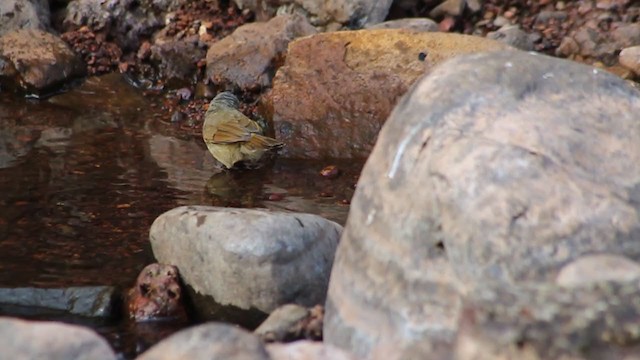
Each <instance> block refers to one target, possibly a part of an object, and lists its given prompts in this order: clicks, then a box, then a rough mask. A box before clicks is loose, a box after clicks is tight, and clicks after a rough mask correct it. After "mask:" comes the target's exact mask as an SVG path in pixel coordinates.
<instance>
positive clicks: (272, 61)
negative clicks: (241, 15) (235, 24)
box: [207, 15, 317, 90]
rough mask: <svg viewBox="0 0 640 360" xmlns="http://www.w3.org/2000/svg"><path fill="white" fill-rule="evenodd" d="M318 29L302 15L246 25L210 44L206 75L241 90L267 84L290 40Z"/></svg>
mask: <svg viewBox="0 0 640 360" xmlns="http://www.w3.org/2000/svg"><path fill="white" fill-rule="evenodd" d="M316 32H317V31H316V29H314V28H313V26H311V25H310V24H309V22H308V21H307V19H305V18H304V17H302V16H300V15H283V16H277V17H275V18H273V19H271V20H269V21H268V22H264V23H260V22H256V23H251V24H246V25H243V26H241V27H239V28H238V29H236V31H234V32H233V33H232V34H231V35H229V36H227V37H226V38H224V39H222V40H220V41H218V42H216V43H214V44H212V45H211V47H209V50H208V51H207V77H208V78H209V79H210V80H212V81H213V82H214V84H216V85H218V86H232V87H237V88H240V89H242V90H247V89H258V88H260V87H268V86H270V85H271V79H272V78H273V75H274V73H275V71H276V69H277V67H278V66H279V64H278V62H281V61H282V60H281V58H282V56H283V55H284V52H285V51H286V50H287V45H288V44H289V42H290V41H291V40H293V39H295V38H297V37H300V36H306V35H310V34H315V33H316Z"/></svg>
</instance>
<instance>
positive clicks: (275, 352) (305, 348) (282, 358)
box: [267, 340, 356, 360]
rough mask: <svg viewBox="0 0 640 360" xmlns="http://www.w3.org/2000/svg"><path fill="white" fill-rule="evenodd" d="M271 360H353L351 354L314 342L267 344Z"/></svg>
mask: <svg viewBox="0 0 640 360" xmlns="http://www.w3.org/2000/svg"><path fill="white" fill-rule="evenodd" d="M267 352H269V356H270V358H271V360H289V359H296V360H355V359H356V358H355V357H353V356H352V355H351V354H349V353H347V352H345V351H343V350H340V349H338V348H337V347H335V346H331V345H327V344H323V343H321V342H316V341H308V340H301V341H296V342H293V343H290V344H277V343H276V344H269V345H267Z"/></svg>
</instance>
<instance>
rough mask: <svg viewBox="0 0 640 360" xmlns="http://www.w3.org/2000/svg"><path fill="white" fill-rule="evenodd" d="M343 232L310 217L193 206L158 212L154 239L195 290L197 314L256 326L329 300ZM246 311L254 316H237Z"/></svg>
mask: <svg viewBox="0 0 640 360" xmlns="http://www.w3.org/2000/svg"><path fill="white" fill-rule="evenodd" d="M341 232H342V227H341V226H340V225H338V224H336V223H334V222H332V221H329V220H326V219H323V218H321V217H319V216H316V215H311V214H300V213H288V212H276V211H268V210H261V209H233V208H216V207H206V206H187V207H179V208H176V209H173V210H170V211H168V212H166V213H164V214H162V215H161V216H159V217H158V218H157V219H156V220H155V222H154V223H153V225H152V226H151V231H150V239H151V246H152V248H153V253H154V255H155V256H156V258H157V259H158V261H160V262H162V263H166V264H172V265H175V266H177V267H178V269H179V271H180V275H181V277H182V279H183V280H184V282H185V283H186V284H187V285H188V286H189V287H190V288H191V289H192V290H193V292H194V295H197V296H196V297H195V298H196V306H197V307H198V308H197V311H198V312H199V315H201V316H203V317H205V318H209V319H225V320H229V321H234V322H235V321H240V322H241V323H244V324H245V325H247V326H257V325H258V324H259V323H260V322H261V320H263V319H264V315H266V314H268V313H270V312H271V311H273V310H274V309H276V308H277V307H278V306H280V305H283V304H286V303H295V304H299V305H303V306H313V305H316V304H322V303H324V300H325V297H326V290H327V285H328V279H329V272H330V270H331V266H332V264H333V256H334V252H335V249H336V246H337V244H338V239H339V237H340V234H341ZM198 298H200V300H198ZM211 298H212V299H211ZM243 313H244V314H245V315H249V314H250V315H249V317H250V318H251V319H248V320H243V319H237V318H235V317H236V315H240V316H241V315H242V314H243ZM260 314H261V315H260ZM241 317H242V316H241Z"/></svg>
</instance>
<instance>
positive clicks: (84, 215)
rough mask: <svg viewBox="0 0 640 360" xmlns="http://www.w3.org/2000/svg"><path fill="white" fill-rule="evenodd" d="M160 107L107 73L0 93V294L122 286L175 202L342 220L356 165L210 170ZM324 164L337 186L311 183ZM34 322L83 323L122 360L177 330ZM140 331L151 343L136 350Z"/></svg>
mask: <svg viewBox="0 0 640 360" xmlns="http://www.w3.org/2000/svg"><path fill="white" fill-rule="evenodd" d="M161 100H162V95H159V96H155V97H146V96H143V92H142V91H141V90H139V89H135V88H133V87H131V86H129V85H128V84H127V82H126V81H124V79H122V78H121V77H120V76H119V75H114V74H112V75H108V76H104V77H100V78H90V79H88V80H86V81H85V83H84V84H83V85H82V86H80V87H78V88H76V89H75V90H72V91H70V92H67V93H65V94H61V95H57V96H54V97H52V98H49V99H46V100H29V99H24V98H18V97H14V96H11V95H9V94H7V93H0V287H69V286H81V285H116V286H120V287H122V288H126V287H130V286H131V285H133V282H134V280H135V278H136V276H137V274H138V272H139V271H140V270H141V269H142V268H143V267H144V266H145V265H147V264H149V263H151V262H154V259H153V254H152V252H151V250H150V245H149V241H148V231H149V227H150V225H151V224H152V222H153V220H154V219H155V218H156V217H157V216H158V215H160V214H161V213H163V212H164V211H167V210H169V209H171V208H174V207H176V206H180V205H191V204H198V205H215V206H233V207H267V208H271V209H280V210H292V211H301V212H308V213H315V214H319V215H322V216H324V217H326V218H329V219H331V220H334V221H337V222H339V223H342V224H344V222H345V220H346V216H347V213H348V207H349V206H348V202H349V200H350V199H351V196H352V195H353V189H354V184H355V183H356V181H357V176H358V174H359V172H360V170H361V168H362V165H363V164H362V163H361V162H355V163H354V162H343V163H340V162H335V161H332V162H321V161H292V160H283V159H276V160H275V162H274V163H273V164H271V165H270V166H266V167H264V168H262V169H258V170H253V171H249V170H245V171H233V172H221V171H219V170H216V168H215V166H214V162H213V160H212V158H211V156H210V155H209V153H208V152H207V150H206V148H205V146H204V144H203V143H202V140H201V138H200V137H199V136H198V133H199V131H198V129H199V127H198V126H197V125H195V126H194V127H193V131H191V132H190V131H184V126H182V127H181V125H180V124H172V123H171V122H170V121H169V119H170V117H171V114H170V113H167V112H163V110H162V107H161V106H160V103H161ZM330 164H331V165H337V166H338V167H339V168H340V169H341V171H342V174H341V175H340V176H339V177H338V178H335V179H327V178H323V177H322V176H320V175H319V172H320V170H321V169H322V168H323V167H324V166H326V165H330ZM5 312H7V310H5ZM0 315H3V314H2V313H1V312H0ZM4 315H20V316H22V317H29V316H28V314H11V313H8V314H4ZM38 318H44V319H55V320H63V321H67V322H79V323H82V324H85V325H88V326H92V327H93V328H94V329H96V330H98V331H99V332H100V333H101V334H102V335H103V336H105V337H106V338H107V339H108V340H109V341H110V343H111V344H112V346H114V348H115V349H116V351H117V352H118V353H119V354H120V356H121V357H123V358H130V357H133V356H135V354H137V353H138V352H140V351H142V350H144V349H145V348H146V347H148V346H150V345H152V344H153V342H155V341H158V340H159V339H160V338H162V337H163V336H166V335H168V334H170V333H171V332H173V331H175V330H178V329H179V328H180V327H181V326H182V325H180V326H168V327H167V326H164V325H162V324H156V325H153V324H151V325H144V329H142V330H141V327H142V326H141V327H139V328H137V329H136V330H135V331H132V330H131V328H130V327H126V326H124V325H123V324H122V322H115V323H99V322H95V321H90V320H87V319H74V318H70V317H64V316H62V317H61V316H60V315H51V316H42V315H40V316H38ZM140 332H143V333H147V334H149V333H150V334H151V335H150V336H147V337H144V336H142V337H143V338H145V339H147V340H145V341H142V343H141V342H140V341H138V340H139V339H137V338H136V337H140ZM134 333H135V334H134ZM148 339H152V340H148Z"/></svg>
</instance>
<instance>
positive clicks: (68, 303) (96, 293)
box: [0, 286, 120, 317]
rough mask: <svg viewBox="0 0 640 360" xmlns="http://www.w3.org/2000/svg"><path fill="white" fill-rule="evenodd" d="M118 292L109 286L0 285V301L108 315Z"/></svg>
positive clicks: (73, 312)
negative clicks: (54, 287) (26, 286)
mask: <svg viewBox="0 0 640 360" xmlns="http://www.w3.org/2000/svg"><path fill="white" fill-rule="evenodd" d="M119 297H120V294H119V292H118V291H117V290H116V288H114V287H112V286H86V287H68V288H62V289H44V288H0V304H1V305H13V306H20V307H22V308H25V307H29V308H34V313H37V312H38V311H39V310H42V311H44V310H57V311H62V312H64V313H67V314H72V315H80V316H85V317H111V316H113V315H114V312H115V311H116V308H117V301H118V299H119Z"/></svg>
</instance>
